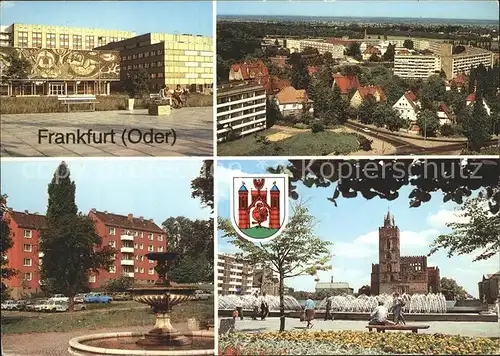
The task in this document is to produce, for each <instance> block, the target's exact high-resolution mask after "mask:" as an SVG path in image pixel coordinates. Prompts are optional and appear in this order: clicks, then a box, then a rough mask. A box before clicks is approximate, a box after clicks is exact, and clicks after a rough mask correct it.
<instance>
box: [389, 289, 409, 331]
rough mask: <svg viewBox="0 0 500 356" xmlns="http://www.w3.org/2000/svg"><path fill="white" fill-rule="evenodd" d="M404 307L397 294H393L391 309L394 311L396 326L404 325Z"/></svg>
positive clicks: (401, 299)
mask: <svg viewBox="0 0 500 356" xmlns="http://www.w3.org/2000/svg"><path fill="white" fill-rule="evenodd" d="M404 305H405V302H404V301H403V298H401V296H400V295H399V293H395V294H394V305H393V307H392V309H393V311H394V323H395V324H396V325H399V324H403V325H404V324H406V320H405V317H404V315H403V307H404Z"/></svg>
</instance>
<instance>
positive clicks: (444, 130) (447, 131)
mask: <svg viewBox="0 0 500 356" xmlns="http://www.w3.org/2000/svg"><path fill="white" fill-rule="evenodd" d="M439 131H440V132H441V135H443V136H452V135H453V134H454V133H455V130H454V129H453V126H451V125H450V124H444V125H442V126H441V128H440V129H439Z"/></svg>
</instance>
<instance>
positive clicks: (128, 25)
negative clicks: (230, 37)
mask: <svg viewBox="0 0 500 356" xmlns="http://www.w3.org/2000/svg"><path fill="white" fill-rule="evenodd" d="M1 10H2V11H1V15H0V16H1V17H0V22H1V24H2V25H10V24H12V23H24V24H41V25H57V26H69V27H89V28H102V29H110V30H123V31H135V32H136V34H137V35H140V34H144V33H148V32H162V33H174V34H183V33H188V34H194V35H204V36H210V37H211V36H212V34H213V25H212V24H213V8H212V1H199V0H198V1H2V9H1Z"/></svg>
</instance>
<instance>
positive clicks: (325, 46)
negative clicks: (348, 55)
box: [299, 40, 344, 58]
mask: <svg viewBox="0 0 500 356" xmlns="http://www.w3.org/2000/svg"><path fill="white" fill-rule="evenodd" d="M307 47H312V48H316V49H317V50H318V52H319V53H320V54H323V53H325V52H330V53H331V54H332V57H333V58H344V46H342V45H335V44H332V43H328V42H324V41H318V40H301V41H300V43H299V50H300V51H301V52H302V51H303V50H304V49H306V48H307Z"/></svg>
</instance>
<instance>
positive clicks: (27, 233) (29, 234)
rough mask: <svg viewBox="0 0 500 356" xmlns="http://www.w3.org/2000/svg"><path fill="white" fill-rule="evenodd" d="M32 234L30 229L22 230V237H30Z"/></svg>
mask: <svg viewBox="0 0 500 356" xmlns="http://www.w3.org/2000/svg"><path fill="white" fill-rule="evenodd" d="M32 236H33V234H32V231H31V230H24V237H25V238H27V239H31V237H32Z"/></svg>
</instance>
